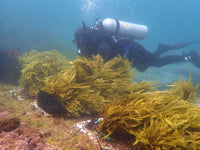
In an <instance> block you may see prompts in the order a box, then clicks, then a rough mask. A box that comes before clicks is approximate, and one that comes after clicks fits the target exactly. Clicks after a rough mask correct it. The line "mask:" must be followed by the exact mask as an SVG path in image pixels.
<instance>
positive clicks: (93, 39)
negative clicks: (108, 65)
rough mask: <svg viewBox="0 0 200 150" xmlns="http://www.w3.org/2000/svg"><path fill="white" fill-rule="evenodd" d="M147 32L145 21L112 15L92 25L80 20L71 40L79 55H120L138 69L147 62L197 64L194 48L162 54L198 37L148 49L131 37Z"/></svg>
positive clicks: (158, 64)
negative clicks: (176, 53)
mask: <svg viewBox="0 0 200 150" xmlns="http://www.w3.org/2000/svg"><path fill="white" fill-rule="evenodd" d="M147 33H148V28H147V27H146V26H144V25H138V24H133V23H128V22H124V21H119V20H117V19H111V18H107V19H105V20H103V21H101V20H99V19H97V20H96V23H95V24H94V25H93V26H92V28H89V27H88V26H86V25H85V23H84V22H82V26H81V27H79V28H78V29H77V30H76V32H75V33H74V40H73V42H74V43H75V44H76V45H77V47H78V49H79V50H78V51H77V53H78V54H79V55H80V56H83V57H87V58H90V57H92V56H93V55H97V54H100V55H101V56H102V58H103V59H104V61H108V60H110V59H112V58H114V57H116V56H118V55H121V56H122V57H123V58H127V59H128V60H129V61H131V62H132V66H133V67H135V68H136V69H137V70H138V71H140V72H144V71H145V70H146V69H147V68H149V67H150V66H152V67H161V66H164V65H168V64H174V63H179V62H191V63H193V64H194V66H196V67H198V68H200V56H199V55H198V53H197V52H196V51H194V50H192V51H190V52H189V53H188V54H186V53H183V54H182V55H166V56H161V54H163V53H165V52H168V51H170V50H176V49H180V48H183V47H186V46H189V45H191V44H193V43H195V42H197V40H195V41H191V42H182V43H178V44H174V45H165V44H159V46H158V48H157V49H156V51H155V52H154V53H151V52H149V51H147V50H146V49H145V48H144V47H143V46H142V45H140V44H139V43H137V42H135V41H134V39H144V38H145V37H146V36H147Z"/></svg>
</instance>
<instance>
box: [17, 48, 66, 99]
mask: <svg viewBox="0 0 200 150" xmlns="http://www.w3.org/2000/svg"><path fill="white" fill-rule="evenodd" d="M19 62H20V64H21V65H22V71H21V76H20V80H19V85H20V86H21V87H22V88H24V89H25V90H27V91H28V94H29V96H36V95H37V93H38V92H39V90H40V89H42V88H43V87H44V86H45V84H46V78H47V77H49V76H53V75H56V74H57V73H59V72H60V71H63V70H65V69H66V68H67V67H68V65H69V64H68V62H67V60H66V58H65V57H64V56H62V55H61V54H59V53H58V51H56V50H53V51H47V52H38V51H36V50H32V51H31V52H29V53H25V54H23V56H21V57H19Z"/></svg>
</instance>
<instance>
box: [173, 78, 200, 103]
mask: <svg viewBox="0 0 200 150" xmlns="http://www.w3.org/2000/svg"><path fill="white" fill-rule="evenodd" d="M170 87H171V89H170V91H169V92H170V93H171V94H174V95H177V96H179V97H180V98H181V99H184V100H188V101H192V100H193V99H194V97H195V96H196V93H197V89H198V88H199V85H197V86H195V85H194V83H193V82H192V78H191V76H190V78H189V80H188V81H185V80H183V79H182V78H181V79H180V80H178V81H176V82H174V83H173V84H172V85H170Z"/></svg>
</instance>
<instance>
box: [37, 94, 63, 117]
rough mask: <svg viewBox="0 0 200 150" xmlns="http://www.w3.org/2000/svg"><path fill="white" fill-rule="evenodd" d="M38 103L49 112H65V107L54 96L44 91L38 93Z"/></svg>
mask: <svg viewBox="0 0 200 150" xmlns="http://www.w3.org/2000/svg"><path fill="white" fill-rule="evenodd" d="M38 105H39V107H41V108H42V109H43V110H44V111H46V112H47V113H49V114H63V113H65V112H66V110H65V107H64V106H63V105H62V104H61V103H60V102H59V101H58V100H57V99H56V97H55V96H53V95H50V94H48V93H46V92H44V91H39V93H38Z"/></svg>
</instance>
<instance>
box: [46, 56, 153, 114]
mask: <svg viewBox="0 0 200 150" xmlns="http://www.w3.org/2000/svg"><path fill="white" fill-rule="evenodd" d="M72 64H73V65H72V67H70V68H68V69H67V70H66V71H65V72H62V73H60V74H58V75H56V76H52V77H49V78H48V79H47V80H48V81H47V86H46V87H45V88H44V89H43V90H45V91H46V92H48V93H49V94H53V95H56V96H57V99H58V100H59V101H60V102H61V103H62V104H63V105H64V106H65V108H66V110H67V112H68V116H80V115H84V114H90V115H91V114H95V113H97V111H98V109H100V108H101V106H102V105H104V104H107V103H109V102H110V101H113V100H114V99H115V98H116V99H119V98H122V97H123V96H124V95H127V94H130V92H131V91H137V90H138V89H139V88H141V86H143V87H145V88H144V89H143V90H144V91H145V90H150V89H151V88H152V87H153V86H152V84H150V83H149V84H147V82H142V83H140V84H136V85H134V84H132V81H131V78H132V76H133V72H132V70H131V63H130V62H129V61H128V60H126V59H123V58H122V57H120V56H119V57H115V58H113V59H112V60H110V61H108V62H106V63H104V62H103V59H102V57H101V56H99V55H97V56H94V57H93V58H92V59H86V58H79V59H76V60H74V61H73V62H72Z"/></svg>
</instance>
